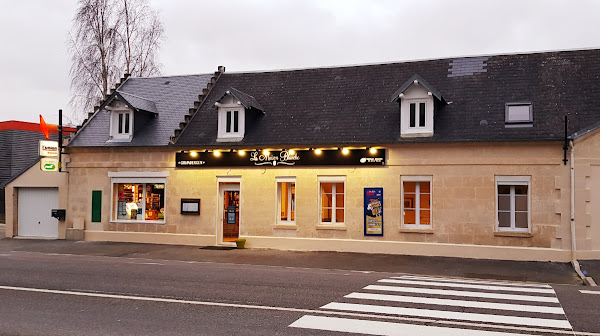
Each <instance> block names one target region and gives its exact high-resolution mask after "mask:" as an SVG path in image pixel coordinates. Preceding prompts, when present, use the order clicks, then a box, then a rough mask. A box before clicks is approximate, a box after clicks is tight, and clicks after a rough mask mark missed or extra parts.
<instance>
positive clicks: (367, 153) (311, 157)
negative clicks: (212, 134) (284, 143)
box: [175, 148, 386, 168]
mask: <svg viewBox="0 0 600 336" xmlns="http://www.w3.org/2000/svg"><path fill="white" fill-rule="evenodd" d="M385 157H386V150H385V149H374V148H371V149H339V150H338V149H323V150H320V149H315V150H281V151H267V150H262V151H259V150H254V151H243V150H240V151H235V152H234V151H227V152H223V151H217V150H215V151H211V152H195V151H189V152H178V153H176V155H175V166H176V167H196V168H200V167H295V166H384V165H385Z"/></svg>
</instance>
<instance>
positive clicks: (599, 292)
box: [579, 289, 600, 295]
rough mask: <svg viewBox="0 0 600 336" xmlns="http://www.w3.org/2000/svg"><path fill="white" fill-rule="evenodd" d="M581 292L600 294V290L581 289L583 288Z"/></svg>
mask: <svg viewBox="0 0 600 336" xmlns="http://www.w3.org/2000/svg"><path fill="white" fill-rule="evenodd" d="M579 292H580V293H583V294H598V295H600V291H590V290H584V289H581V290H579Z"/></svg>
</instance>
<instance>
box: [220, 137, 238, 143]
mask: <svg viewBox="0 0 600 336" xmlns="http://www.w3.org/2000/svg"><path fill="white" fill-rule="evenodd" d="M242 140H244V137H243V136H232V137H218V138H217V142H240V141H242Z"/></svg>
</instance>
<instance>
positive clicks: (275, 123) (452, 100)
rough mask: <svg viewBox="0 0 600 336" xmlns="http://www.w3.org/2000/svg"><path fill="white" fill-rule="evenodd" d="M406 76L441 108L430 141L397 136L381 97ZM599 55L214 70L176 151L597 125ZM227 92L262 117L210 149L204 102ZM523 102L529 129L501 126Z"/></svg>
mask: <svg viewBox="0 0 600 336" xmlns="http://www.w3.org/2000/svg"><path fill="white" fill-rule="evenodd" d="M414 74H417V75H418V76H420V77H422V78H423V79H424V80H425V81H426V82H427V83H428V84H429V85H430V86H431V87H433V88H435V89H436V90H437V91H438V92H439V94H440V95H441V96H442V97H443V98H444V100H445V101H446V103H445V104H444V103H442V104H440V106H439V108H438V109H437V111H436V113H435V116H434V135H433V136H432V137H429V138H401V137H400V113H399V104H398V103H397V102H390V97H391V96H392V94H393V93H394V92H396V91H397V90H398V89H399V88H400V87H401V86H402V85H403V84H404V83H406V82H407V80H409V79H410V78H411V77H412V76H413V75H414ZM599 78H600V50H577V51H561V52H544V53H530V54H513V55H497V56H485V57H473V58H450V59H440V60H427V61H417V62H401V63H389V64H375V65H363V66H347V67H331V68H317V69H303V70H289V71H267V72H252V73H224V74H222V75H221V76H220V78H219V80H218V81H217V82H216V84H215V86H214V87H213V89H212V91H211V93H210V94H209V95H208V97H207V98H206V99H205V101H204V103H203V104H202V105H201V106H200V109H199V111H198V112H197V113H196V114H195V115H194V117H193V118H192V119H191V121H190V123H189V124H188V125H187V127H186V128H185V129H184V130H183V132H182V133H181V135H180V136H179V137H178V138H177V140H176V142H175V144H176V145H180V146H204V147H208V148H210V147H221V148H223V147H259V148H260V147H263V146H264V147H267V146H275V147H278V148H285V147H286V146H287V145H307V146H310V145H321V146H323V145H332V146H339V145H353V144H354V145H369V144H395V143H410V142H467V141H490V142H493V141H547V140H562V139H564V123H563V120H564V116H565V115H568V116H569V130H568V131H569V134H572V133H573V132H576V131H578V130H580V129H583V128H584V127H587V126H589V125H592V124H594V123H596V122H599V121H600V104H599V103H598V102H599V101H600V90H598V84H599V82H598V81H599ZM229 88H235V89H237V90H239V91H242V92H244V93H246V94H247V95H251V96H252V97H254V98H255V99H256V101H259V102H260V104H261V105H262V106H263V107H264V110H265V111H268V113H267V114H266V115H261V116H259V117H257V119H254V120H253V121H252V124H251V125H247V126H246V131H245V137H244V139H243V140H242V141H241V142H237V143H222V142H221V143H218V142H217V141H216V139H217V108H216V107H215V106H214V103H215V102H216V101H217V100H218V99H220V98H221V97H222V93H223V92H224V91H225V90H228V89H229ZM522 101H531V102H532V103H533V127H524V128H506V127H505V104H506V103H510V102H522Z"/></svg>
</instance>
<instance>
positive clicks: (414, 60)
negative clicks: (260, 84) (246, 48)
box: [227, 46, 600, 75]
mask: <svg viewBox="0 0 600 336" xmlns="http://www.w3.org/2000/svg"><path fill="white" fill-rule="evenodd" d="M593 50H600V46H598V47H587V48H578V49H557V50H531V51H515V52H507V53H497V54H474V55H463V56H460V55H457V56H449V57H442V58H421V59H412V60H400V61H389V62H372V63H355V64H341V65H324V66H315V67H304V68H301V67H299V68H286V69H273V70H249V71H228V72H227V74H228V75H237V74H249V73H278V72H292V71H302V70H320V69H345V68H355V67H363V66H377V65H392V64H404V63H419V62H431V61H444V60H447V61H451V60H454V59H459V58H477V57H498V56H516V55H534V54H548V53H567V52H578V51H593Z"/></svg>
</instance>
